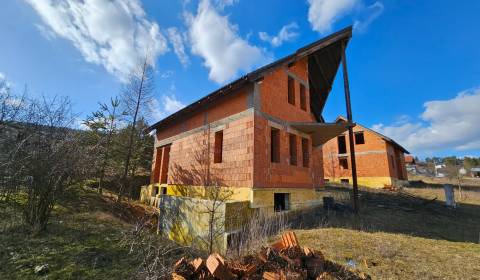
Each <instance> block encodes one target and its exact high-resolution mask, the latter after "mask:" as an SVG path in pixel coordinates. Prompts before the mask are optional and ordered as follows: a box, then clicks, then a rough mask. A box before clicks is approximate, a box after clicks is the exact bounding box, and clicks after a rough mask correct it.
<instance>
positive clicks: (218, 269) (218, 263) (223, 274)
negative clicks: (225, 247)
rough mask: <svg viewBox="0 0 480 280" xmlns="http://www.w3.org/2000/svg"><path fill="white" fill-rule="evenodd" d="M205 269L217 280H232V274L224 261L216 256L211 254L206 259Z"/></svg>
mask: <svg viewBox="0 0 480 280" xmlns="http://www.w3.org/2000/svg"><path fill="white" fill-rule="evenodd" d="M206 265H207V269H208V271H210V273H211V274H212V275H213V276H215V277H216V278H218V279H226V280H229V279H234V276H233V274H232V273H231V272H230V271H228V269H227V267H226V266H225V260H224V259H223V258H222V257H221V256H220V255H218V254H211V255H210V256H209V257H208V258H207V262H206Z"/></svg>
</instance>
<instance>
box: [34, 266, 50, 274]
mask: <svg viewBox="0 0 480 280" xmlns="http://www.w3.org/2000/svg"><path fill="white" fill-rule="evenodd" d="M33 271H34V272H35V274H40V275H43V274H47V273H48V264H42V265H37V266H35V268H34V269H33Z"/></svg>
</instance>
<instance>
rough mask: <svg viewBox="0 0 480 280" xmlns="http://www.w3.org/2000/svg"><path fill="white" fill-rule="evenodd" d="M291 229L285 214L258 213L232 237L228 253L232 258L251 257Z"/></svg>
mask: <svg viewBox="0 0 480 280" xmlns="http://www.w3.org/2000/svg"><path fill="white" fill-rule="evenodd" d="M288 228H289V223H288V216H287V214H285V213H283V212H278V213H275V214H273V215H272V214H266V213H265V212H257V213H256V214H254V215H253V216H252V217H251V219H250V220H249V222H248V223H247V224H245V225H242V226H241V227H240V230H239V231H237V232H236V233H234V234H232V235H231V241H230V244H229V248H228V251H227V255H228V256H230V257H240V256H246V255H249V254H251V253H253V252H255V251H256V250H258V249H259V248H261V247H262V246H265V245H267V244H268V243H269V242H268V241H269V240H268V239H269V238H270V237H271V236H272V235H276V234H278V233H280V232H282V231H284V230H286V229H288Z"/></svg>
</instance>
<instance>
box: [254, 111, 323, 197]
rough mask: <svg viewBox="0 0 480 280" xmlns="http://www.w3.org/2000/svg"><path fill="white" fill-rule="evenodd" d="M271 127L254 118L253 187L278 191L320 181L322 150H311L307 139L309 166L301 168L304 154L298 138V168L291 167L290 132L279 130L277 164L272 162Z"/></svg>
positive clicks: (321, 177)
mask: <svg viewBox="0 0 480 280" xmlns="http://www.w3.org/2000/svg"><path fill="white" fill-rule="evenodd" d="M270 131H271V126H269V125H268V121H267V120H266V119H265V118H263V117H261V116H255V157H254V159H255V161H254V184H255V187H265V188H281V187H292V188H293V187H299V188H305V187H314V186H319V185H320V184H321V183H322V182H323V170H322V168H321V164H322V162H321V161H322V159H321V158H322V156H321V152H322V151H321V149H319V148H312V145H311V143H312V142H311V139H310V138H309V137H305V138H307V139H308V140H309V149H310V151H309V153H310V163H309V167H303V154H302V152H301V151H302V145H301V137H303V136H299V135H296V137H297V165H296V166H295V165H291V164H290V152H289V133H290V132H288V131H286V130H285V129H279V131H280V162H278V163H277V162H271V149H270Z"/></svg>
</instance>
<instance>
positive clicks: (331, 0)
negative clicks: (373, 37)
mask: <svg viewBox="0 0 480 280" xmlns="http://www.w3.org/2000/svg"><path fill="white" fill-rule="evenodd" d="M308 3H309V5H310V6H309V9H308V21H309V22H310V24H311V26H312V29H313V30H315V31H317V32H319V33H321V34H324V33H327V32H330V31H332V27H333V25H334V24H335V23H336V22H338V21H339V20H340V19H342V18H343V17H345V16H347V15H350V14H351V15H352V17H353V20H352V21H353V26H354V29H355V31H360V32H363V31H365V30H366V28H367V27H368V26H369V25H370V24H371V23H372V22H373V21H374V20H375V19H376V18H378V17H379V16H380V14H381V13H382V12H383V10H384V6H383V4H382V3H381V2H378V1H377V2H375V3H373V4H371V5H369V6H366V5H365V4H364V2H363V0H308Z"/></svg>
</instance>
